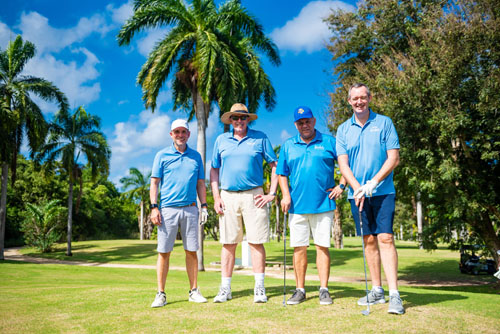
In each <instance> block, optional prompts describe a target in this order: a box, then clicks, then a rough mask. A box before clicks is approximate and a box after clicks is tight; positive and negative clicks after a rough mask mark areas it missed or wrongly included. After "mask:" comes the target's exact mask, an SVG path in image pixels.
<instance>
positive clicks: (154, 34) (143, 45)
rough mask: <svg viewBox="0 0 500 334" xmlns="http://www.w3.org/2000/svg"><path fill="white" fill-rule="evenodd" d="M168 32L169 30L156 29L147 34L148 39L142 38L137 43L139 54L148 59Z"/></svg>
mask: <svg viewBox="0 0 500 334" xmlns="http://www.w3.org/2000/svg"><path fill="white" fill-rule="evenodd" d="M167 32H168V29H155V30H151V31H149V32H148V33H147V35H146V37H144V38H141V39H139V40H138V41H137V48H138V50H139V53H140V54H141V55H143V56H144V57H147V56H148V55H149V53H150V52H151V50H153V47H154V46H155V44H156V43H157V42H158V41H159V40H160V39H163V37H164V36H165V34H166V33H167Z"/></svg>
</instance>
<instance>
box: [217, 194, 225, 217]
mask: <svg viewBox="0 0 500 334" xmlns="http://www.w3.org/2000/svg"><path fill="white" fill-rule="evenodd" d="M225 208H226V207H225V205H224V202H223V201H222V198H220V197H218V198H214V210H215V212H217V214H218V215H222V214H224V209H225Z"/></svg>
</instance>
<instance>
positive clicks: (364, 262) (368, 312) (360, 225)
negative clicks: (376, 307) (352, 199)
mask: <svg viewBox="0 0 500 334" xmlns="http://www.w3.org/2000/svg"><path fill="white" fill-rule="evenodd" d="M362 213H363V205H362V204H360V207H359V227H360V229H361V247H363V265H364V267H365V290H366V310H363V311H361V314H363V315H369V314H370V303H369V302H368V278H367V277H366V255H365V240H364V236H363V217H362Z"/></svg>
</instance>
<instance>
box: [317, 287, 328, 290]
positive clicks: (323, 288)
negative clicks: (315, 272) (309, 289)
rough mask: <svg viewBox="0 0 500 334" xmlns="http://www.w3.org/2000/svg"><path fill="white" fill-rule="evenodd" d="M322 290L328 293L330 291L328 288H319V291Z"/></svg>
mask: <svg viewBox="0 0 500 334" xmlns="http://www.w3.org/2000/svg"><path fill="white" fill-rule="evenodd" d="M321 290H326V291H328V287H326V288H324V287H320V288H319V291H321Z"/></svg>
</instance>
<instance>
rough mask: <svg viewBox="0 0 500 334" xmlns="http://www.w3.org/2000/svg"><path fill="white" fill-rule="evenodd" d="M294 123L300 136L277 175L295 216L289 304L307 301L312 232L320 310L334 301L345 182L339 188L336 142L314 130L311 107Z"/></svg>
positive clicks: (285, 148) (285, 149) (284, 149)
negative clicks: (336, 220)
mask: <svg viewBox="0 0 500 334" xmlns="http://www.w3.org/2000/svg"><path fill="white" fill-rule="evenodd" d="M294 118H295V127H296V128H297V130H298V131H299V134H298V135H297V136H295V137H292V138H290V139H288V140H287V141H285V143H284V144H283V145H282V146H281V151H280V155H279V160H278V167H277V170H276V173H277V174H278V177H279V184H280V188H281V192H282V194H283V199H282V200H281V208H282V210H283V212H285V213H286V212H289V213H290V222H289V224H290V246H291V247H293V269H294V272H295V281H296V290H295V292H294V293H293V295H292V297H290V299H288V301H287V304H289V305H295V304H299V303H302V302H303V301H305V300H306V291H305V278H306V271H307V247H309V235H310V231H312V235H313V239H314V244H315V246H316V266H317V267H318V275H319V279H320V285H321V286H320V291H319V301H320V304H321V305H329V304H331V303H332V302H333V301H332V298H331V297H330V293H329V292H328V279H329V277H330V252H329V250H328V248H329V247H330V231H331V229H332V219H333V211H334V210H335V199H336V198H337V197H338V196H340V195H341V194H342V192H343V190H344V187H345V181H344V179H343V178H341V180H340V185H339V186H335V179H334V172H335V160H336V159H337V153H336V150H335V138H333V137H332V136H330V135H326V134H322V133H321V132H319V131H318V130H316V129H315V128H314V126H315V125H316V118H314V116H313V113H312V111H311V109H309V108H308V107H298V108H297V109H295V112H294ZM288 179H290V183H289V182H288V181H289V180H288Z"/></svg>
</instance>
